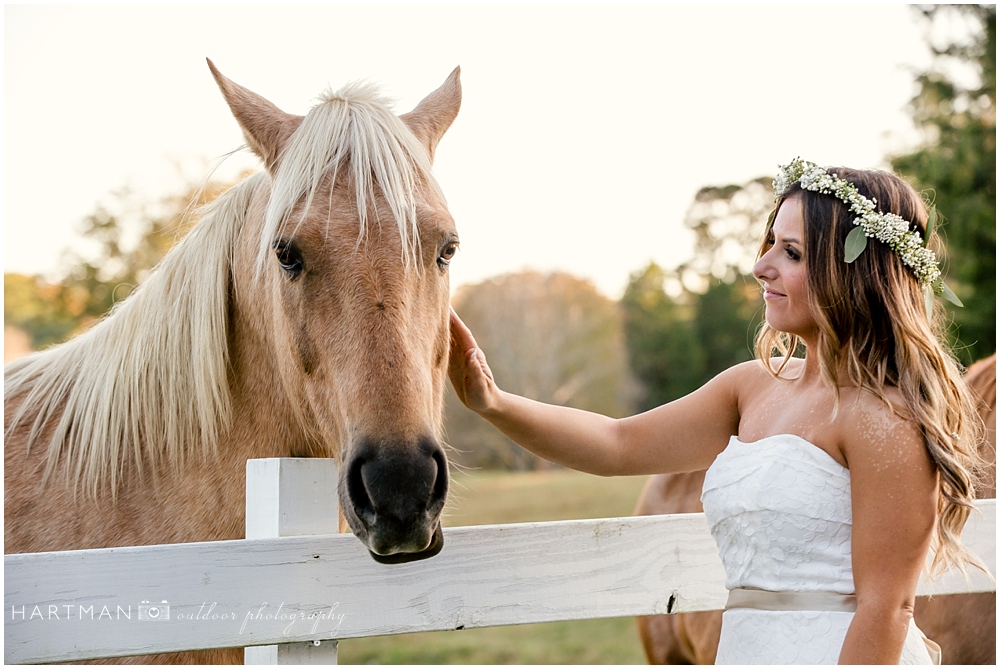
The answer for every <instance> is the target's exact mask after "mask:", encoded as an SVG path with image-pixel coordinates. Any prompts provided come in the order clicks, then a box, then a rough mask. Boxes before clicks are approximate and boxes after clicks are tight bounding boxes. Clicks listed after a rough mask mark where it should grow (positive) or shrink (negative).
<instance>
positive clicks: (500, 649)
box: [339, 470, 646, 664]
mask: <svg viewBox="0 0 1000 669" xmlns="http://www.w3.org/2000/svg"><path fill="white" fill-rule="evenodd" d="M645 480H646V478H645V477H625V478H613V479H606V478H601V477H597V476H589V475H587V474H581V473H579V472H572V471H562V470H560V471H551V472H527V473H508V472H459V473H457V474H455V475H454V476H453V477H452V486H451V492H450V493H449V502H448V508H447V509H446V511H445V518H444V525H445V527H461V526H467V525H488V524H493V523H525V522H532V521H541V520H569V519H573V518H610V517H616V516H628V515H631V513H632V509H633V508H634V507H635V504H636V501H637V500H638V499H639V492H640V491H641V490H642V486H643V484H644V483H645ZM445 550H447V548H445ZM339 661H340V663H341V664H643V663H645V656H644V655H643V653H642V646H641V644H640V643H639V636H638V634H637V633H636V629H635V621H634V620H633V619H632V618H605V619H598V620H584V621H574V622H559V623H546V624H542V625H513V626H510V627H491V628H486V629H470V630H463V631H461V632H425V633H420V634H400V635H395V636H384V637H374V638H369V639H347V640H345V641H342V642H341V643H340V649H339Z"/></svg>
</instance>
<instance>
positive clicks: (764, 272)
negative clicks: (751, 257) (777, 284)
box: [753, 252, 774, 281]
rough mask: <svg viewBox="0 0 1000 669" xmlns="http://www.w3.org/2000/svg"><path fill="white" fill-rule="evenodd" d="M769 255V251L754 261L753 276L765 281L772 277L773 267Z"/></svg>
mask: <svg viewBox="0 0 1000 669" xmlns="http://www.w3.org/2000/svg"><path fill="white" fill-rule="evenodd" d="M770 255H771V254H770V252H768V253H765V254H764V255H762V256H761V257H760V258H758V259H757V262H756V263H754V266H753V276H754V278H755V279H757V280H758V281H767V280H768V279H769V278H773V275H774V268H773V267H772V266H771V262H770Z"/></svg>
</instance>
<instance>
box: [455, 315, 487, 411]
mask: <svg viewBox="0 0 1000 669" xmlns="http://www.w3.org/2000/svg"><path fill="white" fill-rule="evenodd" d="M448 376H449V377H450V378H451V384H452V385H453V386H454V387H455V393H456V394H457V395H458V399H460V400H462V404H464V405H465V406H467V407H469V408H470V409H472V410H473V411H475V412H476V413H480V414H481V413H483V412H486V411H489V410H490V409H492V408H494V407H495V406H496V404H497V398H498V396H499V394H500V389H499V388H497V384H496V382H495V381H494V380H493V372H492V371H491V370H490V366H489V365H488V364H486V355H485V354H484V353H483V351H482V349H480V348H479V346H477V345H476V338H475V337H473V336H472V332H471V331H470V330H469V328H467V327H466V326H465V323H463V322H462V319H460V318H459V317H458V314H456V313H455V310H454V309H452V310H451V354H450V356H449V357H448Z"/></svg>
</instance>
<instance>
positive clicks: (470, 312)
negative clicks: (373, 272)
mask: <svg viewBox="0 0 1000 669" xmlns="http://www.w3.org/2000/svg"><path fill="white" fill-rule="evenodd" d="M452 303H453V305H454V307H455V311H456V312H458V314H459V316H461V318H462V319H463V320H464V321H465V322H466V323H467V324H468V326H469V328H470V329H471V330H472V331H473V332H474V333H475V335H476V340H477V341H478V342H479V345H480V346H481V347H482V348H483V350H484V351H485V352H486V354H487V356H488V357H489V360H490V367H491V368H492V369H493V372H494V374H495V375H496V380H497V384H498V385H499V386H500V387H501V388H503V389H505V390H509V391H511V392H515V393H517V394H519V395H524V396H525V397H529V398H531V399H536V400H540V401H543V402H549V403H553V404H561V405H565V406H571V407H576V408H578V409H587V410H589V411H596V412H599V413H603V414H606V415H610V416H624V415H626V414H627V413H628V412H629V410H630V409H631V408H632V397H631V395H630V393H631V391H632V388H633V386H632V384H631V382H630V375H629V371H628V362H627V360H626V353H625V345H624V335H623V332H622V322H621V314H620V312H619V310H618V306H617V305H616V304H615V302H614V301H612V300H609V299H608V298H606V297H604V296H603V295H601V294H600V293H599V292H597V289H596V288H594V286H593V284H591V283H590V282H589V281H585V280H583V279H578V278H576V277H574V276H571V275H569V274H564V273H553V274H539V273H537V272H521V273H519V274H508V275H505V276H500V277H496V278H494V279H490V280H487V281H483V282H482V283H478V284H473V285H466V286H462V287H461V288H460V289H459V290H458V291H457V292H456V294H455V296H454V299H453V300H452ZM445 424H446V425H447V427H448V439H449V441H450V444H451V445H452V446H453V447H454V448H455V449H456V450H457V451H458V452H457V453H456V454H455V455H454V456H453V458H454V459H455V460H456V461H457V462H458V463H459V464H464V465H475V466H484V467H499V468H505V469H521V470H524V469H537V468H539V467H541V466H544V465H543V461H542V460H540V459H539V458H537V457H536V456H534V455H532V454H531V453H529V452H528V451H525V450H523V449H521V448H520V447H517V446H515V445H514V444H513V443H512V442H511V441H509V440H508V439H507V438H506V437H504V436H503V435H502V434H500V433H499V432H498V431H497V430H496V429H495V428H493V427H492V426H491V425H489V424H488V423H487V422H486V421H484V420H482V419H481V418H479V417H478V416H476V415H475V414H473V413H472V412H470V411H469V410H468V409H466V408H465V407H464V406H462V405H461V403H460V402H459V400H458V398H457V397H456V396H455V394H454V392H452V391H451V390H450V389H449V391H448V396H447V398H446V421H445Z"/></svg>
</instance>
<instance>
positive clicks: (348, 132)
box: [257, 82, 444, 274]
mask: <svg viewBox="0 0 1000 669" xmlns="http://www.w3.org/2000/svg"><path fill="white" fill-rule="evenodd" d="M347 163H349V164H350V170H351V174H350V176H351V181H352V183H353V184H354V188H355V195H356V202H357V209H358V219H359V223H360V225H359V229H358V243H360V242H361V240H362V238H363V237H364V234H365V230H366V228H367V223H368V212H369V204H372V205H373V203H374V197H373V196H374V192H375V186H377V187H378V189H379V190H381V192H382V195H383V197H384V198H385V200H386V203H387V204H388V206H389V209H390V210H391V211H392V215H393V218H394V219H395V223H396V226H397V228H398V230H399V238H400V240H401V245H402V253H403V260H404V263H405V264H406V265H407V266H408V265H409V263H410V262H411V261H415V260H416V258H417V256H418V254H419V252H420V236H419V234H418V229H417V207H416V200H415V198H414V193H415V192H416V191H417V185H418V183H419V182H420V180H421V178H422V179H424V180H425V181H426V183H427V184H428V185H430V187H431V188H433V189H434V191H435V192H436V193H437V194H438V196H440V197H441V199H442V201H444V194H443V193H442V192H441V189H440V187H439V186H438V184H437V182H436V181H435V180H434V178H433V176H432V175H431V161H430V156H429V155H428V153H427V149H425V148H424V147H423V145H421V144H420V142H418V141H417V139H416V137H414V135H413V133H412V132H410V130H409V129H408V128H407V127H406V125H405V124H404V123H403V121H402V120H400V118H399V117H397V116H396V115H395V114H393V113H392V111H391V110H390V108H389V100H388V99H387V98H385V97H383V96H382V95H380V94H379V92H378V89H377V88H376V87H375V86H374V85H372V84H369V83H365V82H356V83H352V84H348V85H346V86H344V87H343V88H341V89H340V90H339V91H337V92H330V91H329V90H328V91H327V92H325V93H324V94H323V95H321V96H320V101H319V104H317V105H316V106H315V107H313V109H312V110H311V111H310V112H309V114H308V115H307V116H306V117H305V119H304V120H303V121H302V125H300V126H299V128H298V129H297V130H296V131H295V133H294V134H293V135H292V137H291V138H290V140H289V142H288V145H287V146H286V147H285V149H284V151H283V152H282V157H281V160H280V163H279V166H278V170H277V174H276V175H275V178H274V186H273V187H272V189H271V199H270V200H269V202H268V205H267V212H266V213H265V215H264V229H263V233H262V236H261V243H260V252H259V254H258V257H257V266H258V274H259V273H260V272H262V271H263V268H264V266H265V263H266V262H267V259H268V257H269V256H270V254H271V253H272V250H271V245H272V244H273V243H274V241H275V237H276V236H277V234H278V231H279V230H280V229H282V227H283V225H284V224H285V222H286V221H287V220H288V219H289V217H290V215H291V212H292V209H293V208H294V207H295V205H296V204H297V203H298V202H300V201H301V200H302V198H303V196H305V198H306V199H305V207H304V208H303V211H308V209H309V205H311V204H312V202H313V198H314V197H315V195H316V192H317V190H318V189H319V186H320V182H321V181H322V180H323V179H325V178H326V177H327V175H329V176H330V183H331V184H332V183H334V181H336V178H337V173H338V171H339V170H340V168H341V167H342V166H344V165H345V164H347ZM373 178H374V183H373ZM372 208H373V209H374V207H372ZM300 224H301V220H300V221H298V222H297V223H296V227H298V225H300Z"/></svg>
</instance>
